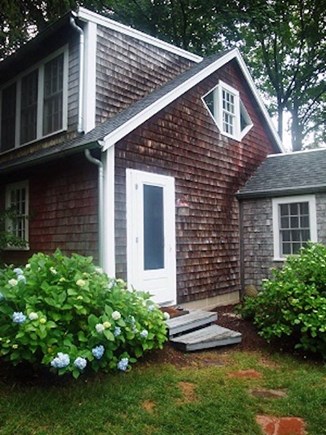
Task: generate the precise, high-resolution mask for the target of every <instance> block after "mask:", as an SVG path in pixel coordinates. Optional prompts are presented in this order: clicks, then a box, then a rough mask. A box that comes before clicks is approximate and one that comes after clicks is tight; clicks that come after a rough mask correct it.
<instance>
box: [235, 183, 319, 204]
mask: <svg viewBox="0 0 326 435" xmlns="http://www.w3.org/2000/svg"><path fill="white" fill-rule="evenodd" d="M321 192H326V185H321V184H319V185H315V186H313V185H312V186H296V187H284V188H280V189H272V190H258V191H252V192H241V191H240V192H238V193H237V194H236V197H237V198H238V199H239V200H241V201H242V200H245V199H263V198H277V197H280V196H292V195H301V194H303V193H307V194H308V193H321Z"/></svg>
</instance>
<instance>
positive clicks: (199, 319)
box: [166, 310, 217, 337]
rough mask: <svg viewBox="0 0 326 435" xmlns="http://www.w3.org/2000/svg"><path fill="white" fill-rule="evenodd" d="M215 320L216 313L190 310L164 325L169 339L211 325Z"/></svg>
mask: <svg viewBox="0 0 326 435" xmlns="http://www.w3.org/2000/svg"><path fill="white" fill-rule="evenodd" d="M216 320H217V313H212V312H210V311H203V310H192V311H190V312H189V314H185V315H184V316H180V317H174V318H172V319H169V320H168V321H167V322H166V324H167V327H168V329H169V337H173V336H175V335H177V334H181V333H183V332H186V331H191V330H193V329H198V328H203V327H204V326H208V325H211V324H212V323H214V322H215V321H216Z"/></svg>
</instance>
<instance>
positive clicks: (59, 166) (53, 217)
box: [0, 155, 98, 264]
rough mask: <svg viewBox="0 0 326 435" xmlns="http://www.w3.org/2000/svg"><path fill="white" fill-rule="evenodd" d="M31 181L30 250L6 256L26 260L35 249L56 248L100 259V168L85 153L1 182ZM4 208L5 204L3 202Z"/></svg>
mask: <svg viewBox="0 0 326 435" xmlns="http://www.w3.org/2000/svg"><path fill="white" fill-rule="evenodd" d="M23 180H28V181H29V240H30V243H29V245H30V250H29V251H6V252H5V253H4V260H5V261H6V262H9V263H10V262H14V263H17V264H22V263H25V262H26V260H27V259H28V258H29V257H30V256H31V255H32V254H33V253H34V252H39V251H40V252H45V253H51V252H53V251H54V250H55V249H56V248H60V249H62V250H63V251H64V252H65V253H68V254H70V253H73V252H77V253H79V254H83V255H92V256H94V258H95V260H96V259H97V252H98V246H97V241H98V236H97V197H98V195H97V169H96V167H95V166H94V165H92V164H91V163H89V162H88V161H87V160H86V159H85V157H84V156H83V155H81V156H74V157H71V158H67V159H61V160H58V161H57V162H56V163H52V164H48V165H47V166H46V167H44V166H40V167H37V168H34V170H30V171H28V170H26V171H21V172H20V173H19V174H16V175H15V176H12V177H9V176H8V177H7V178H6V180H4V181H3V183H1V184H0V192H1V193H2V195H3V196H2V202H3V201H4V192H5V184H7V183H12V182H17V181H23ZM1 208H2V204H1Z"/></svg>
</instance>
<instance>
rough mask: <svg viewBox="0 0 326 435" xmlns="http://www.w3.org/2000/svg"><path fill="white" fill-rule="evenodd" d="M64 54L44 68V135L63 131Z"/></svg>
mask: <svg viewBox="0 0 326 435" xmlns="http://www.w3.org/2000/svg"><path fill="white" fill-rule="evenodd" d="M62 121H63V54H61V55H60V56H58V57H56V58H54V59H53V60H51V61H50V62H48V63H47V64H45V66H44V100H43V135H47V134H50V133H52V132H54V131H57V130H61V129H62Z"/></svg>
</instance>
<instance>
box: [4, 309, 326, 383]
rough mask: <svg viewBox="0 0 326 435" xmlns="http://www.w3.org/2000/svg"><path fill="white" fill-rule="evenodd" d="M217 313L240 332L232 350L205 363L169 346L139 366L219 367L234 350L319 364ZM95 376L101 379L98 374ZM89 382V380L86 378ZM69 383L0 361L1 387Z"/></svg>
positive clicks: (231, 314) (229, 314)
mask: <svg viewBox="0 0 326 435" xmlns="http://www.w3.org/2000/svg"><path fill="white" fill-rule="evenodd" d="M214 311H216V312H217V314H218V320H217V322H216V323H217V324H218V325H220V326H223V327H225V328H229V329H233V330H234V331H239V332H241V334H242V342H241V343H239V344H235V345H232V346H226V347H221V348H214V349H209V351H210V358H208V359H206V357H205V351H200V352H189V353H184V352H181V351H179V350H177V349H175V348H174V347H173V346H172V345H171V344H170V343H167V344H166V345H165V346H164V349H163V350H157V351H153V352H151V353H149V354H146V355H145V356H144V357H143V358H142V359H141V360H140V365H145V366H148V365H151V364H153V363H169V364H172V365H175V366H178V367H180V366H188V365H193V364H198V363H200V364H201V365H202V364H203V363H204V364H205V361H206V363H207V365H209V364H212V363H214V361H213V360H212V353H213V357H214V358H213V359H215V360H216V361H215V362H216V364H218V363H219V358H221V360H222V355H225V354H226V353H228V352H232V351H234V350H237V351H264V352H266V353H270V354H273V353H275V352H281V353H289V354H291V355H292V356H293V355H295V356H296V357H297V358H299V359H303V358H307V359H308V360H309V361H310V362H315V363H317V364H319V363H320V362H321V361H320V359H318V358H316V356H315V355H307V354H306V353H303V352H298V351H294V350H293V346H292V345H291V344H289V345H288V346H284V341H283V342H282V343H280V342H279V343H273V344H269V343H267V342H266V341H265V340H264V339H263V338H261V337H260V336H259V335H258V333H257V330H256V328H255V327H254V325H253V324H252V322H251V321H249V320H244V319H242V318H241V317H240V316H239V315H238V314H237V313H236V312H235V307H234V306H232V305H228V306H225V307H218V308H216V309H215V310H214ZM169 313H170V314H171V315H182V314H181V313H180V312H179V310H178V312H176V313H174V312H173V309H172V310H171V309H170V310H169ZM96 376H101V374H97V375H96ZM85 379H86V382H87V377H86V378H85ZM67 381H68V382H69V378H68V377H58V376H57V375H54V374H51V373H49V372H47V371H46V370H44V369H43V370H42V371H41V372H35V371H33V370H31V367H30V366H25V365H23V364H22V365H20V366H18V367H15V368H13V367H12V366H10V365H8V364H7V363H5V362H3V361H1V360H0V383H1V382H5V383H10V384H16V383H18V384H27V385H35V384H36V385H40V386H47V385H49V384H50V385H53V384H55V385H65V384H66V383H67Z"/></svg>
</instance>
